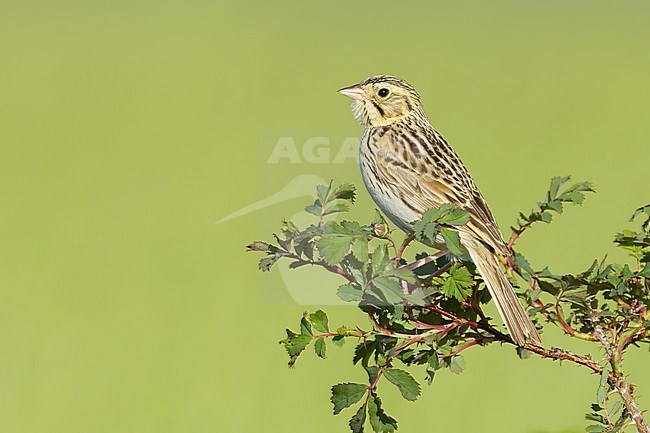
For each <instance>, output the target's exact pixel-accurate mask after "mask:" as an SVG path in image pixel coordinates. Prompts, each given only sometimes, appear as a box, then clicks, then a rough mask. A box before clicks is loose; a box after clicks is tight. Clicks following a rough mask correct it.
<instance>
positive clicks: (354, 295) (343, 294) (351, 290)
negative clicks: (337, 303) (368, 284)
mask: <svg viewBox="0 0 650 433" xmlns="http://www.w3.org/2000/svg"><path fill="white" fill-rule="evenodd" d="M337 294H338V295H339V298H341V299H343V300H344V301H346V302H360V301H361V299H362V298H363V292H362V291H361V289H359V288H357V287H355V286H354V285H353V284H344V285H342V286H340V287H339V291H338V293H337Z"/></svg>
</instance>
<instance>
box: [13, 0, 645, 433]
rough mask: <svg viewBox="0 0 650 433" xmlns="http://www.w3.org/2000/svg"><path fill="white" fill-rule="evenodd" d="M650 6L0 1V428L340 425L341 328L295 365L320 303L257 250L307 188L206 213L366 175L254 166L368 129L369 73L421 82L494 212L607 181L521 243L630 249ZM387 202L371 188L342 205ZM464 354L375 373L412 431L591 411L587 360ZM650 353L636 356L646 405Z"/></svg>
mask: <svg viewBox="0 0 650 433" xmlns="http://www.w3.org/2000/svg"><path fill="white" fill-rule="evenodd" d="M649 13H650V5H649V4H648V3H647V2H641V1H623V2H616V3H613V2H604V1H573V2H560V1H545V2H531V1H501V2H484V1H466V2H451V1H447V2H428V3H427V2H410V3H408V4H397V3H396V2H388V1H375V2H330V3H328V4H327V5H325V4H316V3H315V2H306V1H300V2H298V1H278V2H238V3H235V2H233V3H225V2H214V1H198V0H195V1H191V0H185V1H174V0H168V1H144V0H134V1H128V2H127V1H110V2H109V1H98V0H95V1H71V0H60V1H49V2H48V1H33V0H0V53H2V60H1V62H2V63H1V67H0V191H1V192H0V197H1V199H2V204H3V205H2V211H1V212H0V347H1V356H0V432H12V433H13V432H17V433H31V432H111V433H113V432H156V433H161V432H193V433H194V432H215V431H216V432H247V433H248V432H258V431H259V432H262V431H264V432H288V431H309V432H332V431H346V429H347V418H348V417H349V416H350V415H351V414H347V413H346V414H343V415H341V416H338V417H333V416H332V415H331V407H330V403H329V387H330V386H331V385H332V384H333V383H336V382H340V381H355V380H357V381H358V380H363V373H362V372H360V371H356V370H359V369H358V368H356V369H355V368H353V367H352V366H351V364H350V359H351V356H350V355H351V350H352V347H351V345H347V346H346V347H344V348H343V349H338V348H334V347H332V348H330V351H329V359H328V360H326V361H322V360H319V359H316V357H315V356H313V354H307V355H306V356H305V357H304V358H303V359H300V360H299V362H298V365H297V368H296V369H295V370H289V369H287V368H286V361H287V359H286V355H285V354H284V353H283V350H282V348H281V347H280V346H278V344H277V342H278V340H280V339H281V338H282V337H283V331H284V328H285V327H287V326H292V327H295V325H296V321H297V319H298V318H299V316H300V313H301V312H302V311H303V310H305V309H309V310H313V309H316V308H317V306H305V305H297V304H296V303H295V302H293V301H292V300H291V299H292V298H291V296H288V295H287V290H286V288H285V287H284V283H283V280H282V279H281V277H280V275H279V273H278V272H272V273H270V274H264V275H262V274H259V273H258V272H257V270H256V260H257V259H258V257H256V256H254V255H253V254H245V253H244V248H243V247H244V245H245V244H246V243H248V242H250V241H252V240H254V239H256V238H266V239H268V238H269V237H270V233H271V231H272V230H274V229H276V228H277V227H278V226H279V222H280V221H281V219H282V218H285V217H291V216H292V215H293V214H295V213H296V212H297V211H298V210H300V208H301V206H303V205H304V204H305V202H306V201H308V198H307V197H301V198H295V199H293V200H289V201H287V202H283V203H279V204H276V205H274V206H271V207H268V208H266V209H265V210H263V211H259V212H254V213H249V214H247V215H245V216H242V217H240V218H237V219H233V220H230V221H227V222H224V223H221V224H215V222H216V221H217V220H219V219H220V218H222V217H224V216H226V215H228V214H230V213H231V212H234V211H236V210H238V209H240V208H242V207H244V206H247V205H249V204H251V203H254V202H256V201H257V200H259V199H261V198H264V197H267V196H269V195H271V194H273V193H275V192H277V191H278V190H280V189H281V188H283V187H284V186H285V185H286V184H287V183H288V182H289V181H291V179H294V178H295V176H297V175H317V176H319V177H322V178H324V179H329V178H334V179H336V180H337V181H339V182H343V181H349V182H353V183H356V184H357V185H359V186H361V183H360V176H359V173H358V168H357V167H356V164H355V163H354V161H350V160H348V161H346V162H345V163H341V164H334V163H325V164H311V163H308V162H305V161H301V162H300V163H294V164H291V163H285V164H278V165H275V166H273V165H271V164H267V163H266V161H267V160H268V157H269V154H270V152H271V147H272V145H273V143H274V142H275V141H274V140H275V138H277V136H279V135H288V136H296V137H297V136H300V137H302V138H300V140H302V139H303V138H304V137H305V136H308V135H309V134H310V133H312V132H310V131H313V134H319V135H323V134H327V133H328V132H327V131H331V134H332V136H337V137H343V136H348V135H350V133H351V134H353V135H354V134H355V133H356V134H359V133H360V128H359V126H358V125H355V121H354V119H353V118H352V116H351V113H350V110H349V105H348V103H347V102H346V101H344V100H343V99H344V98H343V97H341V96H340V95H338V94H336V92H335V90H336V89H338V88H340V87H342V86H345V85H349V84H353V83H355V82H357V81H360V80H361V79H363V78H365V77H366V76H368V75H372V74H377V73H389V74H394V75H398V76H401V77H403V78H405V79H407V80H409V81H410V82H411V83H412V84H414V85H415V86H416V87H417V88H418V89H419V90H420V92H421V94H422V97H423V100H424V103H425V107H426V109H427V112H428V113H429V116H430V117H431V119H432V121H433V123H434V125H436V126H437V127H438V129H439V130H440V131H441V132H442V133H443V134H444V135H445V136H446V138H447V139H448V140H449V141H450V143H451V144H452V145H454V146H455V148H456V150H457V152H458V153H459V154H460V155H461V157H462V158H463V159H464V161H465V163H466V165H468V167H469V169H470V171H471V172H472V173H473V175H474V177H475V179H476V180H477V183H478V184H479V185H480V187H481V189H482V191H483V193H484V195H485V196H486V197H487V199H488V201H489V202H490V203H491V207H492V209H493V211H494V213H495V215H496V217H497V219H498V220H499V221H500V223H501V226H502V229H504V232H506V233H507V228H508V226H509V225H510V224H512V223H513V221H514V218H515V216H516V213H517V211H518V210H520V209H528V208H530V207H531V206H532V205H533V204H534V202H535V201H536V200H537V199H538V198H541V194H543V191H544V190H545V188H546V186H547V182H548V179H549V178H550V177H551V176H553V175H562V174H572V175H574V176H575V178H577V179H586V180H591V181H593V182H594V183H595V185H596V187H597V189H598V194H597V195H595V196H593V197H590V198H589V200H588V201H587V203H586V204H585V205H584V206H583V207H582V208H577V209H570V211H569V212H567V214H566V215H564V216H562V217H561V218H560V219H559V220H558V221H557V222H556V223H554V224H553V225H552V226H550V227H540V228H538V229H537V230H536V231H535V232H532V233H530V235H529V236H527V237H526V238H525V239H523V240H522V242H521V248H522V250H523V251H524V252H525V253H527V254H528V256H529V258H530V259H531V261H533V262H534V263H535V264H538V265H544V264H548V265H551V266H553V268H554V269H555V270H557V271H559V272H562V271H571V270H577V269H582V268H584V267H586V266H588V264H589V263H590V261H591V260H592V259H593V258H594V257H597V256H598V257H599V256H602V255H603V254H604V253H613V254H612V255H613V257H615V258H622V257H623V256H622V255H620V254H618V253H615V252H614V251H613V245H612V244H611V238H612V236H613V234H614V233H615V232H616V231H617V230H618V229H619V228H623V227H626V225H627V219H628V217H629V215H630V214H631V212H632V211H633V210H634V209H635V208H636V207H638V206H640V205H643V204H645V203H647V202H648V201H649V200H648V195H647V185H648V182H649V181H650V175H649V174H648V171H647V168H646V166H647V161H648V158H649V157H650V150H649V146H648V136H649V135H650V122H648V116H649V114H650V108H649V105H650V91H649V90H648V77H649V76H650V56H649V53H648V44H649V43H650V26H648V18H649ZM301 134H302V135H301ZM300 140H297V141H298V145H300ZM337 140H338V138H337V139H336V140H333V143H334V144H333V145H332V149H335V148H336V146H338V144H336V143H339V141H337ZM269 143H271V144H270V145H269ZM333 152H334V150H333ZM373 208H374V206H373V204H372V203H371V202H370V200H369V198H368V197H367V195H366V194H365V192H364V191H360V194H359V200H358V206H356V207H355V210H354V216H356V217H359V218H362V219H367V216H369V215H371V211H372V210H373ZM321 275H322V274H320V273H319V271H317V270H313V272H312V273H310V274H309V276H310V278H312V279H318V277H320V276H321ZM335 284H336V281H334V285H333V286H332V288H331V290H332V291H333V290H334V288H335ZM325 309H326V310H327V311H328V312H329V314H330V323H332V324H337V325H338V324H343V323H345V324H348V325H354V324H359V325H366V323H365V320H364V319H363V317H362V316H361V315H360V313H358V312H357V310H355V309H354V308H352V307H349V306H336V307H334V306H329V307H326V308H325ZM545 338H546V343H547V344H548V345H554V344H555V345H560V344H562V345H563V344H565V343H564V342H563V341H564V340H563V338H562V336H561V335H559V333H547V334H546V335H545ZM571 347H573V348H575V349H576V350H580V351H583V352H584V351H586V350H587V348H586V346H581V345H576V344H572V345H571ZM596 355H597V354H596ZM466 359H467V363H468V369H467V371H466V372H464V373H463V374H462V375H460V376H455V375H452V374H440V375H439V376H438V377H437V378H436V381H435V383H434V385H433V386H432V387H425V389H424V395H423V396H422V398H421V399H420V400H419V401H418V402H417V403H407V402H405V401H403V400H401V398H400V397H399V395H398V394H397V393H396V392H394V390H392V389H385V390H384V395H385V396H386V397H385V407H386V409H387V411H388V412H389V413H390V414H391V415H393V416H395V417H396V418H398V420H399V421H400V431H403V432H413V431H446V432H467V431H490V432H491V431H498V432H559V431H569V430H571V431H580V430H582V429H583V428H584V426H585V424H586V422H585V421H583V419H582V417H583V413H584V412H585V411H586V410H587V409H588V405H589V403H590V402H591V401H592V400H593V396H594V394H595V390H596V387H597V378H596V377H594V376H591V375H589V374H588V373H587V371H586V370H584V369H579V368H577V367H574V366H572V365H569V364H565V365H562V366H560V365H558V364H554V363H552V362H550V361H545V360H540V359H536V358H533V359H529V360H527V361H521V360H519V359H518V358H517V357H516V355H515V353H514V350H512V349H511V348H501V347H498V346H496V345H495V346H493V347H489V348H487V349H478V350H472V351H468V352H467V356H466ZM647 365H648V354H647V352H646V351H645V350H634V351H632V353H630V355H629V357H628V360H627V367H628V369H629V371H631V372H632V374H631V376H630V380H631V381H632V382H633V383H636V384H637V385H638V387H639V388H638V389H639V391H638V392H639V394H640V395H641V396H642V399H641V401H640V404H641V406H642V407H643V408H644V409H649V408H650V397H649V396H650V374H649V373H648V369H647ZM416 375H417V376H418V377H421V375H420V373H419V372H417V373H416ZM346 415H347V416H346Z"/></svg>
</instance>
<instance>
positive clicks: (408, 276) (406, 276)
mask: <svg viewBox="0 0 650 433" xmlns="http://www.w3.org/2000/svg"><path fill="white" fill-rule="evenodd" d="M382 275H383V276H385V277H396V278H399V279H400V280H404V281H406V282H408V283H411V284H414V283H415V281H416V278H415V274H414V273H413V271H411V270H410V269H407V268H392V269H388V270H387V271H386V272H384V273H383V274H382Z"/></svg>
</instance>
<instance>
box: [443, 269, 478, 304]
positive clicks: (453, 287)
mask: <svg viewBox="0 0 650 433" xmlns="http://www.w3.org/2000/svg"><path fill="white" fill-rule="evenodd" d="M448 272H449V277H447V279H446V280H445V284H444V285H443V286H442V293H443V294H444V295H445V296H446V297H448V298H456V299H458V301H460V302H462V301H464V300H465V299H467V297H468V296H469V295H470V294H471V293H472V287H474V278H473V277H472V274H471V273H470V272H469V270H467V268H466V267H465V266H463V265H461V264H460V263H454V264H453V265H452V266H451V268H449V271H448Z"/></svg>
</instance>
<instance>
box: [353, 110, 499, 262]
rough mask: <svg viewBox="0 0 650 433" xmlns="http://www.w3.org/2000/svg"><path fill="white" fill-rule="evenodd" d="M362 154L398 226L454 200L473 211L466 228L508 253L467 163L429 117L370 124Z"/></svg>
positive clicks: (406, 226)
mask: <svg viewBox="0 0 650 433" xmlns="http://www.w3.org/2000/svg"><path fill="white" fill-rule="evenodd" d="M359 153H360V164H361V172H362V175H363V179H364V183H365V184H366V187H367V188H368V190H369V191H370V194H371V195H372V197H373V199H374V200H375V202H377V204H378V206H379V207H380V208H381V209H382V211H383V212H384V213H385V214H386V215H387V216H388V217H389V218H390V219H391V220H392V221H393V222H394V223H395V224H396V225H397V226H398V227H400V228H401V229H403V230H405V231H410V229H411V227H412V223H413V222H414V221H416V220H418V219H420V218H421V216H422V214H423V213H424V212H426V211H427V210H429V209H431V208H434V207H440V206H441V205H443V204H445V203H450V204H452V205H454V206H456V207H459V208H461V209H463V210H465V211H466V212H468V213H469V215H470V221H469V222H468V223H467V225H466V226H463V227H461V228H460V230H461V231H462V232H464V233H466V235H471V236H472V237H473V238H475V239H477V240H479V241H481V242H483V243H484V244H486V245H487V246H488V247H489V248H490V249H492V250H493V251H495V252H497V253H499V254H500V255H508V249H507V248H506V246H505V242H504V241H503V237H502V235H501V232H500V231H499V229H498V225H497V223H496V221H495V219H494V216H493V215H492V212H491V211H490V209H489V207H488V205H487V203H486V202H485V200H484V199H483V196H482V195H481V193H480V191H479V189H478V188H477V187H476V185H475V183H474V181H473V180H472V178H471V176H470V175H469V173H468V171H467V168H466V167H465V165H464V164H463V162H462V161H461V160H460V158H459V157H458V155H456V153H455V152H454V151H453V149H452V148H451V146H449V144H448V143H447V142H446V141H445V140H444V138H442V136H441V135H440V134H439V133H438V132H437V131H435V129H434V128H433V127H432V126H431V125H430V124H429V122H428V121H422V120H420V119H417V118H405V119H404V120H403V121H401V122H397V123H394V124H391V125H388V126H382V127H376V128H372V127H369V128H366V130H365V132H364V136H363V139H362V142H361V146H360V149H359Z"/></svg>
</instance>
